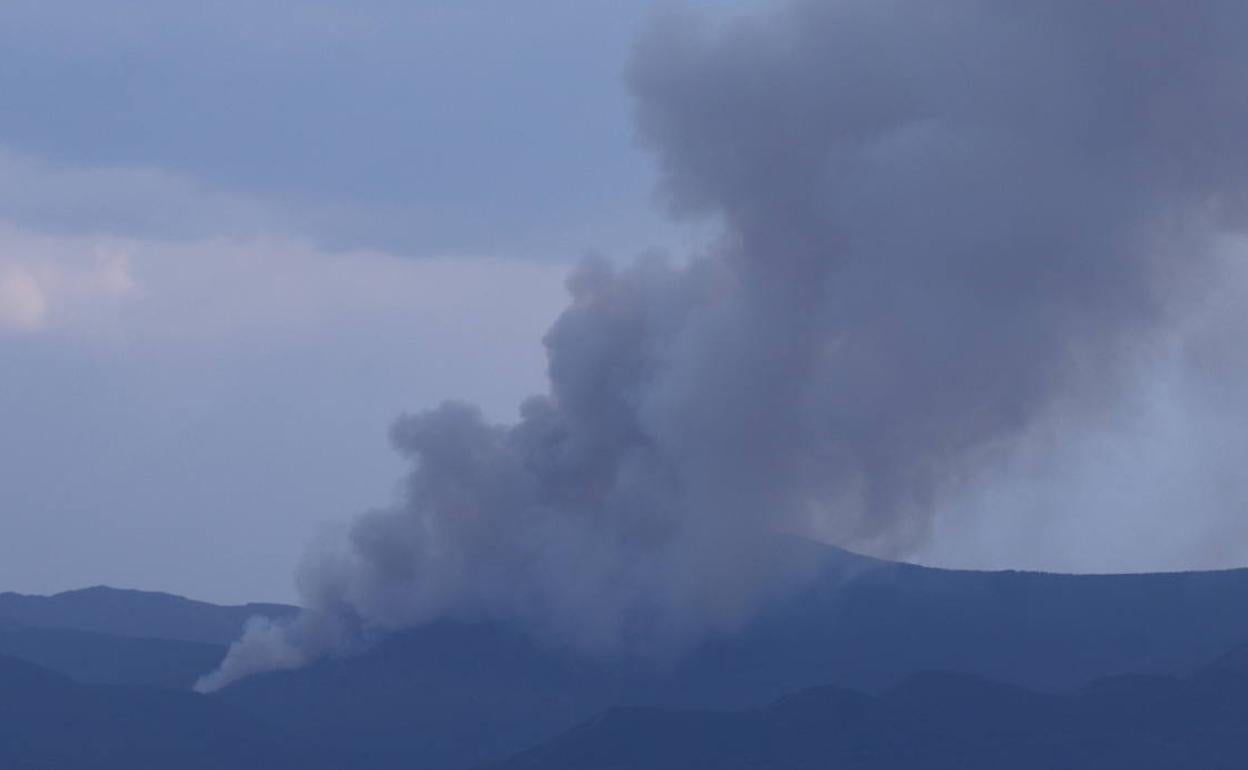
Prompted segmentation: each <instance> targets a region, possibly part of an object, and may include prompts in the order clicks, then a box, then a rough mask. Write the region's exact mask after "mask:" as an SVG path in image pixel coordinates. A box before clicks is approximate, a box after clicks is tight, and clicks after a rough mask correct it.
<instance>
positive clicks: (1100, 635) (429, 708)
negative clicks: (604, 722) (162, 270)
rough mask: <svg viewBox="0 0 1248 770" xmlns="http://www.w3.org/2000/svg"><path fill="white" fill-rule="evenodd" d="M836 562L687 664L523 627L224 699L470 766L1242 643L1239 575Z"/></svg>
mask: <svg viewBox="0 0 1248 770" xmlns="http://www.w3.org/2000/svg"><path fill="white" fill-rule="evenodd" d="M827 562H828V567H827V570H826V571H825V574H824V577H823V578H822V579H821V580H820V581H817V582H816V583H815V584H812V585H811V586H810V587H809V588H808V589H807V590H805V591H802V592H800V593H799V594H797V595H794V596H792V597H791V598H790V599H789V600H787V601H785V602H783V603H781V604H778V605H776V606H773V607H771V608H770V609H769V610H768V611H767V612H765V613H764V614H763V615H761V616H760V617H759V618H757V619H756V621H755V622H754V623H753V624H751V626H750V627H748V628H747V629H745V630H744V631H743V632H742V633H741V634H739V635H737V636H735V637H732V638H728V639H719V640H713V641H710V642H707V643H706V644H704V645H702V646H701V647H700V648H698V649H697V650H696V651H695V652H693V653H692V654H690V655H688V656H686V657H684V658H682V659H681V660H679V661H667V662H662V663H656V662H652V661H604V660H587V659H583V658H579V657H577V656H574V655H571V654H570V653H568V652H566V651H565V650H562V649H561V648H559V647H557V646H553V647H552V646H543V645H541V644H538V643H536V642H534V641H533V640H532V639H530V638H529V637H528V636H526V635H525V634H523V633H522V632H520V631H518V630H516V629H512V628H506V627H502V626H498V625H492V624H486V623H475V624H473V623H456V622H442V623H437V624H433V625H431V626H427V627H424V628H421V629H416V630H412V631H409V632H406V633H404V634H400V635H396V636H394V637H391V638H389V639H387V640H385V641H384V642H382V643H380V644H379V645H377V646H376V647H375V648H374V649H373V650H372V651H371V652H369V653H367V654H364V655H360V656H355V657H347V658H338V659H331V660H326V661H322V662H320V663H318V664H315V665H312V666H309V667H307V668H305V669H302V670H297V671H286V672H275V673H270V674H265V675H260V676H256V677H253V678H251V679H248V680H244V681H242V682H240V683H238V684H236V685H234V686H232V687H230V688H227V689H226V690H225V691H223V692H222V693H220V694H219V696H218V697H220V698H222V699H223V700H225V701H226V702H228V703H231V704H234V705H236V706H238V707H239V708H241V709H243V710H245V711H246V712H247V713H249V714H251V715H252V716H253V717H255V718H257V719H259V720H262V721H265V722H268V723H269V724H272V725H274V726H278V727H281V728H283V729H288V730H291V731H292V732H295V733H300V734H306V735H316V736H324V737H326V739H327V740H332V741H334V742H336V743H338V744H339V745H342V746H358V745H367V746H369V748H370V751H371V752H372V761H374V762H375V763H376V766H377V767H382V768H391V767H393V768H398V767H405V766H409V764H408V763H410V762H411V760H412V758H419V759H420V760H421V763H422V764H423V765H424V766H426V767H430V768H461V767H469V766H472V765H474V764H478V763H481V762H486V761H489V760H492V759H496V758H498V757H501V756H504V755H506V754H509V753H512V752H514V751H518V750H521V749H524V748H525V747H527V746H531V745H534V744H536V743H538V742H539V741H541V740H544V739H547V738H549V737H551V736H553V735H555V734H557V733H559V732H560V731H562V730H566V729H568V728H570V727H572V726H573V725H575V724H576V723H578V722H581V721H583V720H585V719H588V718H590V717H591V716H592V715H594V714H596V713H599V712H601V711H603V710H604V709H607V708H610V707H613V706H627V705H644V706H656V707H666V708H688V709H707V708H711V709H739V708H749V707H754V706H757V705H758V704H761V703H766V702H770V701H774V700H776V699H778V698H781V697H783V696H785V695H786V694H788V693H792V692H795V691H798V690H801V689H804V688H809V687H812V686H816V685H838V686H843V687H850V688H854V689H860V690H863V691H866V692H876V693H878V692H883V691H887V690H889V689H890V688H892V687H893V686H895V685H896V684H897V683H898V682H899V681H901V680H903V679H905V678H906V677H908V676H910V675H912V674H914V673H916V672H919V671H924V670H943V671H949V672H956V673H961V674H967V675H975V676H980V677H986V678H989V679H993V680H996V681H1000V682H1003V683H1007V684H1010V685H1016V686H1023V687H1028V688H1031V689H1035V690H1040V691H1046V692H1060V691H1066V690H1071V689H1074V688H1077V687H1080V686H1082V685H1083V684H1085V683H1086V682H1088V681H1090V680H1093V679H1096V678H1100V677H1107V676H1112V675H1116V674H1123V673H1139V674H1150V675H1182V674H1185V673H1187V672H1189V671H1191V670H1193V669H1195V668H1197V667H1199V666H1201V665H1202V664H1204V663H1206V662H1208V661H1210V660H1213V659H1214V658H1216V657H1218V656H1219V655H1221V654H1223V653H1224V652H1225V651H1226V650H1227V649H1230V648H1232V647H1234V646H1236V645H1238V644H1240V643H1241V642H1242V641H1243V640H1245V639H1248V615H1246V614H1245V613H1243V612H1242V611H1241V605H1242V601H1243V597H1244V596H1248V571H1244V570H1236V571H1226V572H1210V573H1183V574H1153V575H1119V576H1065V575H1049V574H1041V573H1019V572H962V571H949V570H936V569H927V568H922V567H913V566H907V565H895V564H886V563H882V562H871V561H864V560H860V559H857V558H854V557H850V556H847V555H844V554H842V553H839V552H835V551H832V550H829V552H828V554H827Z"/></svg>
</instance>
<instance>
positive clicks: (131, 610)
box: [0, 586, 297, 645]
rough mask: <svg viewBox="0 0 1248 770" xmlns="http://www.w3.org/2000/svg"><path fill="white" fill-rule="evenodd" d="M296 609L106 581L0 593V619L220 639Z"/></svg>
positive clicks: (155, 635) (99, 630)
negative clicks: (213, 600)
mask: <svg viewBox="0 0 1248 770" xmlns="http://www.w3.org/2000/svg"><path fill="white" fill-rule="evenodd" d="M296 611H297V609H296V608H295V607H290V606H288V605H283V604H246V605H241V606H233V607H231V606H221V605H216V604H209V603H207V602H199V601H194V600H192V599H184V598H182V597H181V596H174V595H173V594H166V593H158V592H155V591H133V590H124V589H118V588H108V587H107V586H95V587H94V588H84V589H81V590H77V591H66V592H64V593H59V594H55V595H54V596H29V595H25V594H16V593H2V594H0V621H2V620H8V621H11V622H14V623H17V624H20V625H23V626H35V627H39V628H70V629H75V630H78V631H94V632H97V633H102V634H112V635H115V636H133V637H141V638H147V639H173V640H178V641H185V642H202V643H206V644H220V645H225V644H229V643H230V642H232V641H234V640H235V639H237V638H238V636H239V634H240V633H241V632H242V628H243V623H245V622H246V621H247V619H248V618H250V617H252V616H253V615H264V616H266V617H271V618H280V617H289V616H290V615H293V614H294V613H295V612H296Z"/></svg>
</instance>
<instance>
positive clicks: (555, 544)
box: [199, 0, 1248, 690]
mask: <svg viewBox="0 0 1248 770" xmlns="http://www.w3.org/2000/svg"><path fill="white" fill-rule="evenodd" d="M1246 22H1248V6H1245V5H1244V4H1242V3H1237V2H1218V1H1217V0H1201V1H1199V2H1194V3H1184V4H1182V5H1181V6H1180V5H1179V4H1175V3H1171V2H1166V1H1163V0H1142V1H1141V2H1136V3H1131V4H1108V3H1104V4H1103V3H1085V2H1074V1H1073V0H1069V1H1067V0H1048V1H1046V2H1041V3H1032V2H1006V3H1000V2H981V1H980V0H953V1H952V2H946V3H940V4H932V3H926V2H920V1H919V0H869V1H868V0H846V1H844V2H836V3H828V2H822V1H820V2H814V1H813V0H812V1H810V2H796V3H791V4H787V5H784V6H783V7H782V8H780V9H778V10H776V11H775V12H773V13H770V14H766V15H760V16H757V17H753V18H749V19H744V20H739V21H734V22H732V23H730V24H726V25H721V26H715V25H712V24H709V23H705V22H703V21H701V20H699V19H697V18H694V17H688V16H679V15H678V16H671V17H665V18H663V19H661V20H659V21H658V22H656V23H655V25H654V26H653V27H652V29H651V30H650V31H649V33H648V34H647V35H646V36H645V37H644V38H643V39H642V40H641V41H640V42H639V44H638V46H637V49H636V52H635V58H634V64H633V68H632V72H631V85H632V88H633V91H634V94H635V97H636V102H637V114H638V125H639V130H640V135H641V137H642V139H643V141H644V142H645V143H646V144H647V145H648V146H649V147H650V148H652V150H653V151H654V153H655V155H656V157H657V159H658V161H659V166H660V169H661V172H662V188H663V190H664V191H665V193H666V195H667V196H668V199H669V202H670V204H671V206H672V209H673V212H674V213H675V214H676V215H678V216H686V217H693V216H703V217H707V216H710V217H716V218H717V219H718V220H719V221H720V222H721V223H722V226H723V236H722V239H721V240H720V241H718V242H717V243H715V244H713V245H712V246H710V247H708V249H707V251H706V253H704V254H702V255H700V256H698V257H696V258H693V259H690V260H687V261H685V262H681V263H676V262H673V261H667V260H664V259H663V258H661V257H648V258H645V259H642V260H640V261H639V262H638V263H636V264H635V265H633V266H631V267H627V268H623V269H615V268H612V267H610V266H609V265H607V264H606V263H601V262H594V261H590V262H588V263H586V264H585V265H583V266H582V267H580V268H579V269H578V270H577V271H575V273H574V274H573V275H572V277H571V278H570V280H569V290H570V293H571V303H570V305H569V306H568V308H567V310H566V311H565V312H564V313H563V315H562V316H561V318H560V319H559V320H558V322H557V323H556V324H555V325H554V327H553V328H552V329H551V330H550V332H549V334H548V335H547V337H546V340H545V344H546V348H547V353H548V357H549V381H550V387H549V390H548V392H547V393H545V394H542V395H538V396H535V397H533V398H532V399H530V400H529V401H528V402H527V403H526V404H525V405H524V407H523V409H522V414H521V416H520V419H519V421H518V422H516V423H515V424H513V425H497V424H491V423H489V422H487V421H486V420H485V419H483V417H482V416H481V414H480V412H479V411H478V410H476V409H475V408H473V407H472V406H470V405H466V404H460V403H448V404H445V405H443V406H441V407H439V408H437V409H433V410H431V411H429V412H426V413H423V414H418V415H412V416H406V417H403V418H402V419H400V420H399V421H398V422H397V423H396V425H395V427H394V431H393V441H394V444H395V446H396V448H397V449H398V451H399V452H400V453H402V454H403V455H404V456H405V457H408V458H409V459H410V460H411V463H412V470H411V472H410V474H409V475H408V477H407V479H406V481H405V483H404V485H403V492H402V494H401V496H400V498H399V499H398V500H397V501H396V502H395V503H394V504H393V505H392V506H390V507H388V508H385V509H382V510H378V511H373V512H371V513H368V514H365V515H363V516H361V517H360V518H358V519H357V520H356V521H355V522H354V523H353V524H352V526H351V527H350V529H349V531H348V533H347V534H346V535H345V536H344V537H343V538H341V539H340V540H337V541H332V542H331V543H329V544H328V545H326V546H325V547H322V548H318V549H314V550H313V551H312V553H311V555H310V557H309V559H308V561H307V563H306V564H305V565H304V568H303V570H302V572H301V578H300V586H301V591H302V595H303V598H304V601H305V602H306V605H307V606H308V608H309V611H308V612H307V613H305V614H304V615H303V616H302V617H301V618H300V619H299V620H297V621H295V622H294V623H293V624H290V625H278V626H263V627H261V626H252V627H250V628H249V629H248V633H247V635H246V636H245V637H244V638H243V639H242V640H240V642H239V643H237V644H236V645H234V647H233V648H232V649H231V651H230V653H229V656H228V657H227V659H226V661H225V662H224V663H223V665H222V667H221V668H220V670H218V671H217V672H215V673H213V674H212V675H210V676H208V677H206V678H205V679H203V680H202V681H201V682H200V684H199V688H200V689H203V690H212V689H215V688H218V687H221V686H224V685H226V684H228V683H230V682H231V681H234V680H236V679H238V678H240V677H243V676H246V675H248V674H251V673H254V672H256V671H262V670H267V669H272V668H279V667H292V666H298V665H301V664H303V663H305V662H307V661H309V660H312V659H314V658H316V657H318V656H321V655H324V654H327V653H330V652H334V651H340V650H344V649H350V648H351V647H352V645H353V644H356V643H358V641H359V640H361V639H366V638H369V637H370V636H372V635H374V634H377V633H384V632H387V631H390V630H394V629H401V628H406V627H411V626H414V625H418V624H421V623H425V622H428V621H431V620H434V619H437V618H441V617H462V618H484V619H491V620H497V621H502V622H512V623H517V624H520V625H522V626H523V627H525V628H527V629H529V630H530V631H531V632H532V633H534V634H536V635H539V636H541V637H543V638H546V639H551V640H555V642H556V643H559V644H565V645H568V646H571V647H573V648H576V649H578V650H583V651H587V652H590V653H598V654H647V653H652V652H659V653H670V652H671V651H673V650H675V651H678V650H680V649H683V648H685V647H687V646H688V645H691V644H696V643H697V641H698V640H699V639H702V638H704V637H705V636H706V635H708V634H717V633H725V632H730V631H731V630H733V629H734V628H737V627H738V626H739V625H740V624H742V623H743V622H745V621H746V620H748V618H749V617H750V614H751V612H752V611H753V610H754V609H756V608H757V607H758V606H760V604H762V603H764V602H765V601H767V599H768V598H769V597H771V596H773V595H775V594H776V593H777V592H780V591H783V590H785V588H786V587H788V586H790V585H792V584H793V583H794V582H795V581H799V580H800V579H802V578H803V577H804V576H805V575H806V574H808V570H809V569H810V567H811V565H809V564H806V563H804V562H803V561H802V560H795V559H793V558H791V551H790V550H787V549H785V548H784V547H782V546H781V545H779V544H778V543H779V542H780V541H777V540H775V539H774V538H773V537H772V535H773V534H774V533H778V532H784V533H797V534H807V533H812V532H813V533H818V534H819V535H820V536H821V537H823V538H825V539H830V540H832V541H834V542H838V543H841V544H845V545H849V546H853V547H858V548H863V549H866V550H870V551H872V552H875V553H885V554H901V553H906V552H908V551H910V550H911V549H913V548H914V547H915V546H916V545H918V544H921V543H922V542H923V541H924V539H925V537H926V536H927V534H928V532H929V530H930V528H931V526H932V514H933V510H934V509H935V503H936V501H937V500H939V499H942V498H943V497H944V496H945V495H946V494H947V490H948V488H949V487H950V486H952V485H958V486H959V487H960V488H961V487H962V486H964V485H965V484H967V483H968V479H969V480H970V483H973V482H974V479H975V478H976V476H977V474H978V473H980V472H981V471H982V470H984V466H985V465H986V464H987V463H989V462H990V461H993V462H995V459H994V458H998V457H999V456H1000V454H1001V452H1002V451H1008V449H1009V447H1010V446H1012V445H1013V444H1014V443H1016V442H1017V441H1018V440H1019V439H1020V437H1022V436H1024V435H1027V432H1028V430H1029V429H1030V428H1031V427H1032V426H1033V425H1034V424H1035V423H1036V421H1037V420H1038V419H1039V418H1040V417H1042V416H1046V415H1049V414H1051V412H1052V410H1053V409H1054V408H1055V405H1060V406H1061V408H1062V410H1063V413H1064V414H1065V415H1066V416H1067V418H1068V419H1071V420H1075V421H1077V420H1078V419H1079V416H1080V415H1081V414H1089V415H1091V414H1098V413H1100V412H1101V411H1103V410H1104V409H1106V408H1108V407H1109V406H1110V405H1112V404H1113V403H1114V399H1115V395H1116V394H1117V393H1118V392H1119V390H1120V387H1121V385H1122V383H1123V382H1124V380H1125V378H1127V377H1129V376H1130V374H1131V373H1132V372H1133V371H1134V368H1133V361H1134V360H1135V358H1136V355H1137V353H1138V351H1139V350H1141V349H1143V348H1145V347H1147V346H1148V345H1149V344H1151V343H1152V341H1153V340H1155V339H1156V338H1157V337H1158V335H1162V334H1164V333H1165V332H1166V330H1167V329H1170V328H1172V327H1173V326H1174V324H1176V323H1178V322H1179V321H1180V319H1182V318H1184V317H1186V316H1187V315H1188V313H1189V311H1190V309H1191V308H1192V307H1194V306H1195V305H1196V304H1197V303H1198V302H1199V300H1200V298H1201V297H1202V292H1203V290H1204V288H1205V287H1206V286H1208V285H1209V284H1210V283H1211V282H1213V281H1215V280H1216V266H1217V264H1218V262H1217V261H1216V260H1215V259H1214V258H1213V255H1214V254H1215V252H1216V248H1215V247H1216V244H1217V243H1218V239H1219V238H1220V237H1221V236H1223V235H1224V234H1225V233H1228V232H1234V231H1238V230H1241V229H1242V227H1243V225H1244V223H1245V219H1244V214H1245V206H1244V203H1245V200H1244V188H1245V180H1246V179H1248V99H1245V98H1244V95H1245V94H1246V93H1248V48H1245V47H1244V46H1243V45H1242V44H1241V35H1240V33H1241V32H1242V31H1243V30H1245V29H1248V24H1246Z"/></svg>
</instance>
